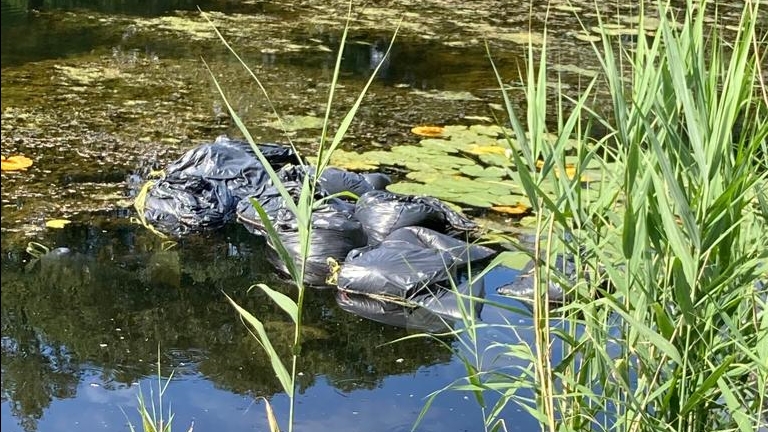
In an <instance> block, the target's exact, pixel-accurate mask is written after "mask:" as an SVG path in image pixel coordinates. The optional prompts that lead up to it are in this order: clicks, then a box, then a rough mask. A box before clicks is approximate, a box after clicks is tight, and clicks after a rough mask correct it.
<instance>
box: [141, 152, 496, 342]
mask: <svg viewBox="0 0 768 432" xmlns="http://www.w3.org/2000/svg"><path fill="white" fill-rule="evenodd" d="M259 149H260V150H261V153H262V154H263V156H264V158H265V162H267V163H269V165H270V166H271V167H272V168H273V169H274V170H275V171H276V172H277V175H278V177H279V178H280V181H281V182H282V184H283V186H285V188H286V189H287V190H288V191H289V193H290V194H291V195H292V197H293V198H294V199H296V198H298V196H299V194H300V192H301V187H302V182H303V180H304V178H305V176H314V175H316V172H315V170H314V168H313V167H310V166H307V165H301V164H300V163H299V162H300V161H299V160H298V158H297V157H296V155H295V154H294V152H293V151H292V150H291V148H289V147H285V146H280V145H274V144H262V145H259ZM317 182H318V184H319V188H318V190H316V196H315V198H316V199H317V200H319V201H318V202H320V205H319V206H318V207H317V208H316V209H315V210H314V211H313V214H312V220H311V223H312V231H311V238H310V253H309V256H308V257H307V261H306V272H305V281H304V282H305V283H307V284H309V285H313V286H318V287H321V286H328V285H329V284H332V283H335V285H336V286H337V287H338V291H337V293H336V297H337V301H338V303H339V305H340V306H341V307H342V309H344V310H347V311H350V312H354V313H356V314H358V315H361V316H364V317H367V318H370V319H374V320H378V321H383V322H386V323H389V324H394V325H398V326H404V327H410V328H418V329H420V330H425V331H440V330H443V329H445V323H446V322H450V321H453V320H456V319H457V318H459V317H460V316H461V310H460V308H462V307H464V306H463V305H464V303H463V302H462V303H461V304H460V302H461V300H459V298H458V296H456V294H455V293H456V291H455V290H453V289H452V286H451V284H452V283H454V285H458V289H457V291H458V292H461V293H464V294H472V295H474V296H482V295H483V294H484V288H483V283H482V280H477V281H473V283H472V284H470V283H469V280H468V278H467V273H468V270H470V268H471V271H472V272H473V273H474V274H477V273H479V272H480V270H481V269H482V267H483V266H484V263H485V262H487V260H488V259H489V258H491V257H492V256H493V255H495V253H496V252H495V251H494V250H492V249H490V248H487V247H483V246H478V245H473V244H471V242H470V241H468V240H469V239H470V237H469V236H470V234H471V233H472V232H473V231H474V230H476V229H477V225H476V224H475V223H474V222H472V221H471V220H469V219H467V218H466V217H465V216H463V215H462V214H460V213H457V212H455V211H454V210H452V209H451V208H450V207H448V206H446V205H445V204H444V203H443V202H441V201H440V200H438V199H436V198H432V197H426V196H408V195H400V194H395V193H392V192H388V191H386V190H385V188H386V186H387V185H388V184H389V183H390V179H389V177H388V176H386V175H385V174H381V173H373V174H357V173H353V172H348V171H345V170H341V169H338V168H327V169H326V170H324V171H323V172H322V174H321V176H320V177H319V178H318V179H317ZM145 191H146V193H144V194H141V196H140V202H139V201H138V200H137V206H136V207H137V209H138V210H139V211H140V212H141V215H142V216H143V218H144V220H145V222H146V223H147V224H148V225H150V226H152V227H153V228H154V229H156V230H158V231H160V232H163V233H165V234H168V235H171V236H174V237H183V236H185V235H189V234H192V233H197V232H204V231H210V230H216V229H218V228H221V227H223V226H224V225H225V224H227V223H230V222H232V221H237V222H239V223H241V224H243V225H244V226H245V227H246V228H247V229H248V230H249V231H250V232H252V233H253V234H255V235H259V236H264V237H267V238H268V236H267V233H266V228H265V227H264V225H263V223H262V220H261V218H260V217H259V215H258V213H257V211H256V209H255V208H254V206H253V205H252V203H251V200H252V199H253V200H256V201H258V202H259V204H260V205H261V207H262V208H263V209H264V211H265V213H266V214H267V215H268V217H269V219H270V221H271V222H272V224H273V226H274V227H275V229H276V231H277V233H278V234H279V236H280V238H281V240H282V243H283V245H284V246H285V248H286V249H287V251H288V253H289V254H290V255H292V257H294V259H295V260H297V261H298V259H299V235H298V227H297V221H296V216H295V215H294V214H293V212H292V211H291V210H290V209H289V208H288V206H286V202H285V199H284V198H283V196H282V195H281V194H280V193H279V191H278V190H277V188H275V186H274V185H273V184H272V182H271V180H270V178H269V175H268V173H267V172H266V170H265V169H264V166H263V165H262V162H261V161H260V159H259V158H258V157H257V155H256V154H255V153H254V151H253V150H252V148H251V146H250V145H249V144H248V143H247V142H243V141H237V140H232V139H229V138H226V137H219V138H217V139H216V141H215V142H213V143H208V144H203V145H201V146H199V147H196V148H194V149H192V150H190V151H188V152H187V153H186V154H184V155H183V156H182V157H181V158H180V159H178V160H177V161H175V162H173V163H172V164H170V165H169V166H168V167H166V169H165V170H164V175H163V177H162V178H160V179H158V180H153V181H151V183H148V184H147V185H146V186H145ZM343 192H347V193H343ZM352 196H354V197H358V198H357V199H354V197H352ZM270 246H272V247H273V248H274V245H272V244H270ZM273 263H274V264H275V265H276V266H277V267H278V268H281V269H282V270H283V271H285V270H286V268H285V264H284V263H283V262H281V261H280V260H273ZM329 263H330V264H333V263H337V264H338V265H337V266H336V268H333V267H334V266H333V265H329ZM329 281H330V282H329ZM474 304H475V305H478V306H477V307H476V308H475V310H473V311H467V310H465V311H464V313H475V314H478V313H479V305H480V303H477V302H476V303H474ZM404 306H407V307H404ZM417 306H418V307H417Z"/></svg>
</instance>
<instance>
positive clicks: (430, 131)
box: [411, 126, 445, 137]
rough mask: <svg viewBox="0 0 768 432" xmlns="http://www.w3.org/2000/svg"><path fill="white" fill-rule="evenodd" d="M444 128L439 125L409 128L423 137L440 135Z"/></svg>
mask: <svg viewBox="0 0 768 432" xmlns="http://www.w3.org/2000/svg"><path fill="white" fill-rule="evenodd" d="M443 132H445V128H443V127H441V126H416V127H415V128H413V129H411V133H413V134H415V135H418V136H423V137H441V136H443Z"/></svg>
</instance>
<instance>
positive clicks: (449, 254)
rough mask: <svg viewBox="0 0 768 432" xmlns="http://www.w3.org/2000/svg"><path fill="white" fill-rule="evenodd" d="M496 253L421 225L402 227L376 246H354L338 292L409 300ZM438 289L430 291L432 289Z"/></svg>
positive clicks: (339, 282)
mask: <svg viewBox="0 0 768 432" xmlns="http://www.w3.org/2000/svg"><path fill="white" fill-rule="evenodd" d="M494 254H495V251H494V250H492V249H489V248H487V247H484V246H478V245H471V244H467V243H465V242H464V241H462V240H459V239H455V238H453V237H450V236H448V235H445V234H441V233H438V232H436V231H432V230H430V229H428V228H424V227H405V228H400V229H398V230H396V231H394V232H393V233H391V234H390V235H389V236H387V238H385V239H384V241H382V242H381V244H379V245H378V246H373V247H372V246H368V247H365V248H361V249H356V250H353V251H351V252H350V253H349V255H347V258H346V260H345V262H344V263H343V265H342V266H341V269H340V271H339V273H338V279H337V285H338V287H339V289H340V290H342V291H348V292H352V293H357V294H367V295H375V296H381V297H384V298H392V299H396V300H404V301H412V300H413V299H414V297H415V296H416V295H418V294H419V293H423V292H424V290H425V289H428V288H430V289H431V288H434V287H440V286H442V287H447V286H449V283H450V280H451V279H452V280H453V281H459V280H460V278H459V270H462V269H464V268H465V267H466V266H467V265H468V264H470V263H475V264H478V267H477V269H476V271H477V272H478V273H479V271H480V263H481V262H482V261H483V260H485V259H487V258H489V257H491V256H492V255H494ZM434 292H436V291H433V293H434Z"/></svg>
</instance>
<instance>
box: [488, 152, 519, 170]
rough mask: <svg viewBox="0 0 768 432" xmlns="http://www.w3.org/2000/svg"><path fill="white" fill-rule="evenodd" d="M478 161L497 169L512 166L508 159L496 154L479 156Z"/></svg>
mask: <svg viewBox="0 0 768 432" xmlns="http://www.w3.org/2000/svg"><path fill="white" fill-rule="evenodd" d="M480 160H481V161H483V163H485V164H487V165H494V166H498V167H512V166H514V164H513V163H512V161H510V160H509V158H508V157H506V156H504V155H498V154H484V155H480Z"/></svg>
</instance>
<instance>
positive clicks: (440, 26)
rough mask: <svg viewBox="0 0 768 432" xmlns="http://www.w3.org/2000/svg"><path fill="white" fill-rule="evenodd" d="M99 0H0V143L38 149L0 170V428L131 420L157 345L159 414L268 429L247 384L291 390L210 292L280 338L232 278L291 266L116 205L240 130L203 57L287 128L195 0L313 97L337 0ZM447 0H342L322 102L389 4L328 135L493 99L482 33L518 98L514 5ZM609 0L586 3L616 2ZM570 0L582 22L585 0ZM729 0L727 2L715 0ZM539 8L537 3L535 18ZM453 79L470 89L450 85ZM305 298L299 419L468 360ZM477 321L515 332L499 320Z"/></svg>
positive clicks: (261, 120) (488, 104)
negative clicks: (151, 228)
mask: <svg viewBox="0 0 768 432" xmlns="http://www.w3.org/2000/svg"><path fill="white" fill-rule="evenodd" d="M96 3H97V4H95V5H94V2H84V1H56V0H43V1H10V0H8V1H3V2H2V51H1V53H0V54H1V57H2V78H1V79H2V102H1V105H2V116H3V117H2V150H3V155H9V154H18V153H21V154H25V155H27V156H28V157H30V158H32V159H33V161H34V165H33V167H32V168H31V169H29V170H28V171H27V172H24V173H3V175H2V184H3V188H2V206H3V208H2V220H1V221H0V227H1V228H2V275H3V277H2V290H1V291H0V292H1V293H2V416H0V422H1V425H2V429H3V430H4V431H5V430H9V431H20V430H24V431H33V430H39V431H64V430H67V431H69V430H73V429H76V430H83V431H97V430H128V426H127V423H128V422H129V421H130V422H132V423H133V424H134V425H138V424H139V417H138V415H137V414H136V407H137V399H136V397H137V395H138V393H139V391H140V390H141V391H142V392H143V394H144V395H145V396H147V397H148V395H149V394H150V389H151V388H152V387H151V386H155V387H154V389H155V390H154V394H155V396H156V395H157V387H156V386H157V366H156V364H157V362H158V350H159V361H160V365H161V375H162V377H163V378H162V379H163V382H164V381H165V379H167V377H168V376H169V375H170V374H171V372H173V379H172V382H171V383H170V385H169V386H168V390H167V393H166V394H165V395H164V402H165V403H170V404H171V405H172V408H173V412H174V413H175V418H174V424H175V426H176V430H186V429H187V428H188V427H189V425H190V424H192V423H194V427H195V429H196V430H266V428H267V425H266V422H265V417H264V414H263V403H262V400H261V399H260V398H262V397H263V398H267V399H269V400H270V401H271V402H272V404H273V406H274V407H275V410H276V412H277V414H278V417H279V418H281V419H284V418H286V415H287V400H286V398H285V396H284V395H283V394H282V393H281V391H280V388H279V383H278V382H277V380H276V379H275V378H274V377H273V373H272V372H271V368H270V366H269V363H268V361H267V359H266V357H265V356H264V355H263V354H262V351H261V348H260V347H259V346H258V345H257V343H256V342H255V341H254V340H253V339H252V338H251V336H250V335H249V334H248V333H247V332H246V330H245V327H244V326H243V325H242V324H241V322H240V320H239V319H238V317H237V316H236V313H235V312H234V310H233V309H232V307H231V306H230V305H228V304H227V303H226V302H225V299H224V296H223V295H222V292H225V293H227V294H228V295H230V296H232V297H233V298H234V299H236V300H237V301H238V302H239V303H240V304H242V305H243V306H244V307H246V309H248V310H250V311H252V312H254V313H255V314H257V315H258V316H259V317H260V318H261V319H262V320H263V321H265V322H266V323H267V327H268V329H269V331H270V334H273V335H274V336H273V337H274V341H275V345H276V346H278V347H280V349H283V348H284V347H286V346H287V345H288V344H287V341H288V333H289V328H290V326H289V325H288V323H287V322H286V321H287V317H286V316H285V315H284V314H283V313H282V312H281V311H280V310H279V309H278V308H277V307H276V306H274V305H273V304H272V303H271V302H270V301H269V300H268V299H267V298H266V297H265V296H263V295H262V296H259V295H257V293H256V292H253V291H251V292H248V287H249V286H250V285H251V284H253V283H254V282H256V281H260V282H266V283H268V284H269V285H270V286H273V287H276V288H279V289H281V290H283V291H284V292H290V287H288V286H287V285H286V284H285V283H284V281H283V279H282V276H280V275H278V274H276V273H275V271H274V269H273V267H272V266H271V265H270V264H269V263H268V262H267V261H266V260H265V259H264V255H265V248H264V244H263V242H262V241H261V240H259V239H257V238H254V237H253V236H251V235H249V234H248V233H246V232H245V231H244V230H242V229H240V228H238V227H233V228H231V229H227V230H225V231H224V232H221V233H216V234H211V235H210V236H203V237H193V238H189V239H185V240H184V241H182V242H181V244H179V245H178V246H176V247H175V248H172V249H170V250H167V249H166V248H165V245H164V244H163V243H162V242H161V241H160V240H159V239H158V238H157V237H155V236H154V235H152V234H151V233H149V232H148V231H147V230H145V229H144V228H143V227H141V226H140V225H137V224H135V223H132V221H131V219H130V218H131V217H132V216H134V215H135V214H134V212H133V210H132V209H131V207H130V202H131V196H132V194H134V193H135V185H132V184H131V183H130V182H129V181H128V180H127V179H129V176H130V175H131V174H134V173H136V174H145V173H146V172H148V170H150V169H152V168H158V167H162V166H163V165H165V164H166V163H167V162H169V161H170V160H173V159H175V158H176V157H178V156H179V155H180V154H181V153H182V152H183V151H184V150H186V149H188V148H190V147H191V146H192V145H194V144H197V143H200V142H203V141H210V140H212V139H213V138H214V137H215V136H216V135H218V134H220V133H229V134H232V135H238V132H237V130H236V128H235V127H234V126H233V125H232V123H231V121H229V119H228V118H227V117H226V116H225V115H222V111H223V110H222V100H221V98H220V96H219V95H218V93H217V91H216V89H215V87H214V85H213V83H212V80H211V76H210V74H209V72H208V70H207V69H206V67H205V65H204V63H203V62H202V60H201V58H202V59H204V60H205V61H206V62H207V63H208V64H209V65H210V67H211V70H213V71H214V74H215V76H216V78H217V79H218V80H220V81H221V84H222V86H223V87H224V88H225V89H226V90H227V92H228V95H229V97H230V98H231V101H232V103H233V104H234V105H235V108H236V109H237V110H238V112H239V113H240V114H241V116H242V117H243V118H244V120H245V121H246V123H247V124H248V125H249V126H250V127H251V131H252V133H253V135H254V137H255V138H256V139H257V140H263V141H272V140H278V141H282V140H283V137H282V136H281V133H280V132H279V131H277V130H274V129H271V128H269V127H267V126H265V122H266V120H268V119H269V115H270V113H271V108H270V107H269V106H268V104H267V103H266V101H265V99H264V98H263V96H261V94H260V93H259V90H258V87H257V86H256V85H255V84H254V83H253V82H252V80H251V79H250V78H249V77H248V75H247V73H245V72H244V70H243V68H242V66H241V65H240V64H239V63H237V62H236V60H234V59H233V57H232V55H231V54H230V53H229V52H227V50H226V49H225V48H224V47H223V45H222V44H221V42H220V41H218V40H217V39H215V38H214V37H212V33H211V31H210V28H209V27H208V26H207V23H206V22H205V21H204V20H201V18H200V17H199V16H198V15H197V13H196V7H197V5H200V8H201V9H202V10H205V11H209V12H210V16H211V17H212V19H213V20H214V22H215V23H216V24H217V25H218V26H219V28H220V29H221V31H222V33H223V34H224V35H225V36H226V37H227V38H228V39H229V40H230V41H231V42H232V44H233V46H234V47H235V48H236V49H237V50H238V52H240V53H241V55H242V57H243V59H244V60H245V61H246V63H248V64H249V65H250V67H252V68H253V69H254V71H255V72H256V73H257V74H258V75H259V77H260V78H261V79H263V81H264V84H265V86H266V87H267V88H268V89H269V91H270V96H271V98H272V101H273V103H274V105H275V107H276V109H277V110H278V111H279V112H280V113H283V114H294V115H321V114H322V113H323V104H324V103H325V100H326V98H327V89H328V88H327V86H328V82H329V81H330V77H331V72H332V70H333V65H334V61H335V51H336V49H338V46H339V38H340V35H341V30H342V27H343V16H344V14H345V12H346V3H345V2H337V3H334V2H330V3H328V2H299V1H296V2H280V4H279V5H276V4H272V3H269V2H263V3H261V2H229V1H223V0H209V1H204V2H197V1H196V2H190V1H184V0H178V1H173V0H155V1H151V2H141V3H135V2H122V1H101V2H96ZM445 3H446V6H445V7H437V6H426V5H423V4H421V2H414V3H412V4H407V2H404V3H403V4H402V5H392V6H391V9H385V8H377V7H375V6H373V5H367V6H366V7H365V8H360V9H356V12H355V14H354V17H353V19H354V21H353V25H352V29H351V32H350V37H349V43H348V45H347V47H346V49H345V55H344V59H343V62H342V77H341V84H342V85H343V88H341V89H340V90H339V92H338V94H337V95H336V102H337V104H338V105H337V106H338V111H336V112H335V114H334V115H335V118H337V119H338V118H341V116H342V115H343V113H344V112H345V110H346V109H348V107H349V106H351V104H352V102H353V101H354V99H355V98H356V96H357V93H358V91H359V89H360V88H361V86H362V84H363V82H364V80H365V79H367V77H368V76H370V74H371V72H372V70H373V67H374V66H375V64H376V62H377V61H378V60H379V59H381V56H382V53H383V50H384V49H385V48H386V46H387V44H388V41H389V37H390V36H391V34H392V32H393V30H394V28H395V25H396V22H397V20H398V19H399V18H400V16H404V17H405V20H404V22H403V27H402V30H401V34H400V36H399V38H398V40H397V42H396V43H395V45H394V47H393V51H392V55H391V58H390V59H389V60H388V62H387V63H386V65H385V67H384V68H383V70H382V74H381V76H380V78H378V79H377V80H376V81H375V82H374V84H373V86H372V88H371V92H370V95H369V96H368V97H367V98H366V100H365V101H364V103H363V106H362V108H361V110H360V112H359V113H358V116H357V120H356V121H355V123H354V124H353V126H352V129H351V131H350V134H349V137H348V139H347V140H346V141H345V143H344V146H345V147H346V148H387V147H390V146H393V145H398V144H403V143H409V142H414V137H413V136H411V135H410V134H409V130H410V128H411V127H412V126H414V125H418V124H455V123H462V124H468V123H471V122H474V121H476V120H470V119H473V118H476V117H479V116H494V115H499V111H497V110H496V109H495V108H493V104H498V103H500V98H499V93H498V90H497V89H496V87H497V83H496V80H495V77H494V76H493V74H492V71H491V70H490V66H489V64H488V61H487V58H486V53H485V47H484V40H485V39H486V38H487V40H488V43H489V46H490V47H491V50H492V52H493V55H494V60H495V61H496V63H497V66H499V67H500V69H501V70H502V71H503V72H502V73H503V74H504V80H505V82H507V83H509V84H510V85H511V86H512V96H513V98H514V100H515V101H518V102H519V101H520V100H521V99H522V97H523V95H522V91H521V90H520V88H519V80H520V78H519V76H517V71H518V67H519V66H521V65H522V63H521V62H522V58H521V54H522V53H524V49H525V48H524V45H523V44H521V42H520V37H521V36H520V35H521V34H522V35H525V33H526V32H527V28H528V16H529V10H528V5H527V4H522V3H521V4H515V5H512V4H510V5H506V6H499V5H496V4H495V3H493V2H487V4H486V2H480V3H476V2H473V3H472V4H471V5H470V6H467V5H464V4H463V3H457V4H453V3H452V2H445ZM605 3H606V4H605V6H604V10H603V12H605V13H610V12H613V13H615V12H616V11H617V10H619V9H618V8H617V6H616V5H615V4H611V3H610V2H605ZM579 5H580V7H582V8H583V11H584V12H585V14H584V16H585V19H586V22H587V24H588V25H591V24H593V23H594V21H595V19H596V18H595V15H594V14H593V13H589V11H590V10H591V9H592V8H593V6H592V4H591V2H585V3H584V4H583V5H581V4H579ZM398 8H399V9H398ZM726 9H727V8H726ZM735 10H738V5H734V6H733V7H732V8H731V9H727V10H726V13H725V14H724V15H726V16H727V15H728V13H731V15H732V14H733V11H735ZM543 13H544V11H543V10H542V9H541V8H539V6H536V8H535V9H534V19H533V25H534V26H540V25H541V21H542V16H543ZM622 13H625V14H626V15H628V16H631V14H632V13H633V11H632V10H631V9H627V10H622ZM635 13H636V11H635ZM551 16H552V21H551V22H552V26H551V28H550V31H551V34H553V35H554V36H555V38H554V40H553V43H552V45H551V47H550V49H551V50H552V53H553V59H556V60H553V61H556V63H557V64H560V65H564V66H569V65H570V66H575V65H578V66H579V67H578V68H576V67H564V68H563V70H564V71H565V72H564V74H565V75H564V76H565V83H566V86H567V87H566V88H567V89H568V90H569V91H573V92H574V94H577V92H578V88H579V87H580V86H581V85H582V83H583V80H584V76H585V75H584V71H585V70H588V69H589V68H590V65H593V66H592V68H593V69H594V68H595V67H594V63H590V61H589V60H585V59H587V58H593V57H591V54H590V50H591V48H590V47H589V46H588V45H585V44H584V43H582V42H580V41H578V40H577V39H575V38H574V37H573V33H574V32H575V31H576V29H577V28H578V27H577V26H576V24H575V22H574V20H573V17H572V15H571V13H570V12H566V11H564V10H554V11H553V12H552V15H551ZM536 28H539V27H536ZM537 31H538V30H537ZM417 90H418V91H417ZM420 92H421V93H420ZM425 93H426V94H428V95H431V96H429V97H427V96H425ZM466 94H469V95H471V97H457V95H459V96H461V95H465V96H466ZM316 136H317V131H298V132H296V133H295V135H294V136H293V138H294V140H295V142H296V143H297V144H298V145H299V147H300V148H302V149H305V150H307V151H311V150H312V149H313V148H314V145H315V143H316V139H315V138H316ZM56 218H69V219H71V220H73V223H71V224H69V225H68V226H66V227H65V228H64V229H62V230H54V229H46V228H45V225H44V222H45V221H46V220H50V219H56ZM30 241H35V242H39V243H41V244H44V245H47V246H49V247H59V246H62V247H68V248H70V249H71V250H72V252H73V253H72V255H70V256H69V257H67V258H66V259H63V260H61V261H53V262H52V261H47V262H36V263H31V262H30V260H31V256H30V255H28V254H27V253H26V252H25V251H24V250H25V248H26V246H27V243H28V242H30ZM511 277H514V272H511V271H510V272H496V273H493V274H491V275H490V276H489V279H488V281H487V286H486V288H487V291H488V292H489V293H491V294H490V296H491V297H492V299H494V300H500V299H499V298H497V297H495V296H494V295H493V294H492V293H493V292H494V288H495V287H496V286H498V285H500V284H501V283H503V281H505V280H508V279H509V278H511ZM305 313H306V324H307V330H306V331H307V333H306V335H305V339H306V343H305V345H304V347H303V357H302V362H301V374H302V375H301V378H300V380H299V381H300V384H299V388H300V392H299V396H298V399H297V401H298V408H297V409H298V411H297V426H298V430H312V431H336V430H367V431H382V432H384V431H386V432H392V431H404V430H410V428H411V425H412V424H413V422H414V421H415V420H416V419H417V417H418V415H419V411H420V410H421V408H422V406H423V404H424V401H425V398H426V397H427V396H428V395H429V394H430V393H431V392H433V391H435V390H437V389H439V388H442V387H444V386H445V385H447V384H448V383H450V382H452V381H453V380H455V379H457V378H459V377H461V376H463V375H464V371H463V367H462V366H461V364H460V362H459V361H458V359H457V358H455V357H454V356H453V355H452V354H451V353H450V352H448V351H447V350H446V349H445V348H443V347H442V346H441V345H440V344H439V343H437V342H435V341H432V340H430V339H411V340H407V341H403V342H398V343H394V344H388V342H391V341H393V340H395V339H398V338H400V337H403V336H406V335H408V334H409V333H408V331H407V330H404V329H399V328H394V327H390V326H386V325H383V324H379V323H375V322H372V321H368V320H364V319H361V318H358V317H356V316H354V315H352V314H349V313H346V312H343V311H342V310H341V309H339V307H338V306H337V305H336V303H335V299H334V295H333V293H332V292H331V291H327V290H326V291H314V290H313V291H311V292H310V293H309V294H308V298H307V305H306V310H305ZM483 318H484V319H485V320H488V321H490V322H496V321H501V320H502V319H510V320H512V322H519V323H520V325H521V331H522V335H523V337H524V338H525V331H524V328H525V327H526V326H527V325H528V324H529V323H528V322H527V321H526V319H525V318H524V317H523V316H519V317H517V316H509V315H507V316H504V317H500V316H499V314H498V312H494V311H492V310H488V309H486V310H485V311H484V314H483ZM483 337H484V338H486V339H485V340H486V342H487V341H488V340H502V341H505V340H511V339H510V338H511V335H507V334H497V333H490V334H486V335H484V336H483ZM449 342H451V341H449ZM453 344H454V346H456V343H455V342H453ZM283 354H286V353H285V352H284V351H283ZM504 416H505V418H506V419H507V425H508V426H510V425H512V427H511V429H510V430H532V429H534V428H536V427H538V426H537V424H536V423H535V422H534V421H533V420H532V419H531V418H530V417H528V416H527V415H526V414H524V413H523V412H522V411H521V410H519V409H517V408H516V407H514V406H510V407H509V409H508V411H506V412H505V413H504ZM480 421H481V420H480V414H479V410H478V408H477V405H476V403H475V401H474V400H473V398H472V397H471V396H469V397H467V395H464V394H461V393H446V394H444V395H441V396H439V397H438V398H437V399H436V400H435V402H434V404H433V407H432V409H431V410H430V411H429V412H428V413H427V415H426V417H425V419H424V420H423V422H422V427H421V428H420V430H435V431H437V430H468V431H474V430H478V429H479V428H480V425H481V423H480Z"/></svg>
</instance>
